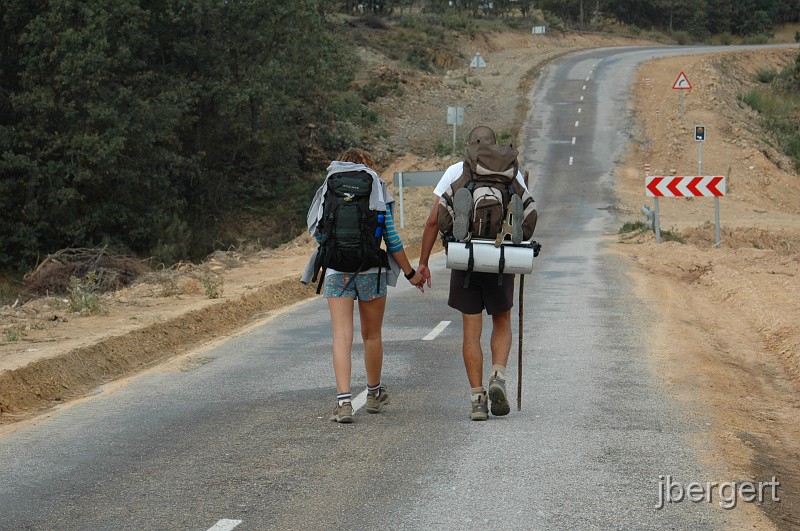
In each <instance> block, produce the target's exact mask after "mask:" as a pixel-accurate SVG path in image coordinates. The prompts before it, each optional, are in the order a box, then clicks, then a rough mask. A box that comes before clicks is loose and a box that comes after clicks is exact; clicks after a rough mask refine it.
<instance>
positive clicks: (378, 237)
mask: <svg viewBox="0 0 800 531" xmlns="http://www.w3.org/2000/svg"><path fill="white" fill-rule="evenodd" d="M393 203H394V199H392V197H391V196H390V195H389V193H388V191H387V188H386V183H385V182H384V181H383V179H381V177H380V176H379V175H378V173H377V170H376V167H375V162H374V161H373V160H372V157H371V156H370V154H369V153H368V152H367V151H364V150H362V149H359V148H350V149H348V150H347V151H345V152H344V153H342V154H341V155H339V156H338V157H337V160H334V161H332V162H331V164H330V166H328V177H327V178H326V179H325V182H324V183H323V184H322V186H320V188H319V189H318V190H317V193H316V194H315V196H314V200H313V201H312V203H311V207H310V208H309V211H308V229H309V232H310V233H311V235H312V236H314V237H315V238H316V240H317V242H318V243H319V244H320V246H319V248H318V249H317V250H316V251H315V253H314V255H313V256H312V258H311V260H310V261H309V265H308V267H306V271H305V273H304V274H303V278H302V279H301V280H302V281H303V282H306V283H307V282H309V281H312V280H316V279H317V276H318V275H319V274H320V271H321V275H322V277H321V278H320V280H319V282H320V287H321V288H322V294H323V297H325V298H326V299H327V301H328V309H329V311H330V315H331V328H332V330H333V370H334V374H335V377H336V390H337V395H336V405H335V407H334V410H333V414H332V415H331V417H330V420H332V421H335V422H341V423H349V422H352V421H353V405H352V396H353V395H352V392H351V388H350V377H351V369H352V347H353V335H354V322H353V313H354V309H355V301H356V300H358V314H359V317H360V320H361V337H362V339H363V341H364V365H365V368H366V372H367V403H366V410H367V412H369V413H379V412H380V411H381V410H382V409H383V407H384V406H386V405H387V404H389V392H388V391H387V390H386V386H385V385H383V383H382V381H381V370H382V368H383V343H382V340H381V329H382V326H383V315H384V311H385V309H386V287H387V286H395V285H396V283H397V277H398V275H399V273H400V272H402V273H403V275H404V276H405V277H406V279H407V280H408V281H409V282H410V283H411V284H413V285H415V286H416V287H417V288H418V289H419V290H420V291H424V287H423V284H424V282H425V279H424V278H423V277H422V275H421V274H419V273H418V272H417V271H416V270H415V269H414V268H413V267H412V266H411V263H410V262H409V260H408V258H407V257H406V253H405V251H404V250H403V243H402V242H401V241H400V237H399V236H398V234H397V231H396V229H395V226H394V218H393V216H392V206H393ZM381 241H382V242H383V243H384V244H385V247H386V250H383V249H382V248H381V246H380V244H381ZM312 275H313V278H311V277H312ZM319 291H320V290H319V288H318V291H317V292H318V293H319Z"/></svg>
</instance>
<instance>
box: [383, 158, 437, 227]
mask: <svg viewBox="0 0 800 531" xmlns="http://www.w3.org/2000/svg"><path fill="white" fill-rule="evenodd" d="M442 175H444V170H433V171H401V172H395V174H394V185H395V186H396V187H397V189H398V190H400V228H401V229H403V228H405V226H406V224H405V212H404V203H403V188H405V187H407V186H436V185H437V184H438V183H439V179H441V178H442Z"/></svg>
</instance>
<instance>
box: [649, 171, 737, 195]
mask: <svg viewBox="0 0 800 531" xmlns="http://www.w3.org/2000/svg"><path fill="white" fill-rule="evenodd" d="M725 181H726V179H725V177H723V176H722V175H713V176H711V175H702V176H700V175H696V176H689V177H686V176H681V175H667V176H664V175H648V176H647V177H645V189H646V194H647V197H721V196H723V195H725Z"/></svg>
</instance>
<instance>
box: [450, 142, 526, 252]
mask: <svg viewBox="0 0 800 531" xmlns="http://www.w3.org/2000/svg"><path fill="white" fill-rule="evenodd" d="M517 155H518V152H517V150H516V149H514V148H513V147H511V146H504V145H498V144H480V143H477V144H471V145H470V146H469V147H468V148H467V156H466V158H465V160H464V169H463V172H462V174H461V177H459V178H458V179H457V180H456V181H455V182H453V184H451V185H450V188H449V189H448V190H446V191H445V193H444V194H443V195H442V200H441V201H439V212H438V223H439V231H440V232H441V233H442V235H443V237H444V239H445V241H447V240H448V239H453V238H452V234H453V220H454V217H455V210H454V197H455V195H456V192H457V191H458V190H459V189H461V188H466V189H467V190H469V192H470V193H471V194H472V218H471V220H470V221H469V237H468V238H467V239H480V240H495V238H496V237H497V235H498V234H500V231H501V229H502V227H503V223H504V222H505V221H506V219H507V216H508V209H509V205H510V203H511V197H512V196H513V195H515V194H516V195H518V196H519V197H520V199H521V200H522V208H523V216H522V218H523V219H522V238H523V239H524V240H529V239H530V238H531V236H533V231H534V229H535V228H536V217H537V213H536V208H535V207H534V205H533V198H532V197H531V196H530V194H529V193H528V192H527V191H526V190H525V188H524V187H523V186H522V185H521V184H520V183H519V181H518V180H517V172H518V171H519V165H518V162H517Z"/></svg>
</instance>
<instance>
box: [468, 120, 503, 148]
mask: <svg viewBox="0 0 800 531" xmlns="http://www.w3.org/2000/svg"><path fill="white" fill-rule="evenodd" d="M467 143H468V144H470V145H472V144H497V137H496V136H495V134H494V131H493V130H492V128H491V127H487V126H485V125H479V126H478V127H475V128H474V129H473V130H472V131H470V132H469V136H468V137H467Z"/></svg>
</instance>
